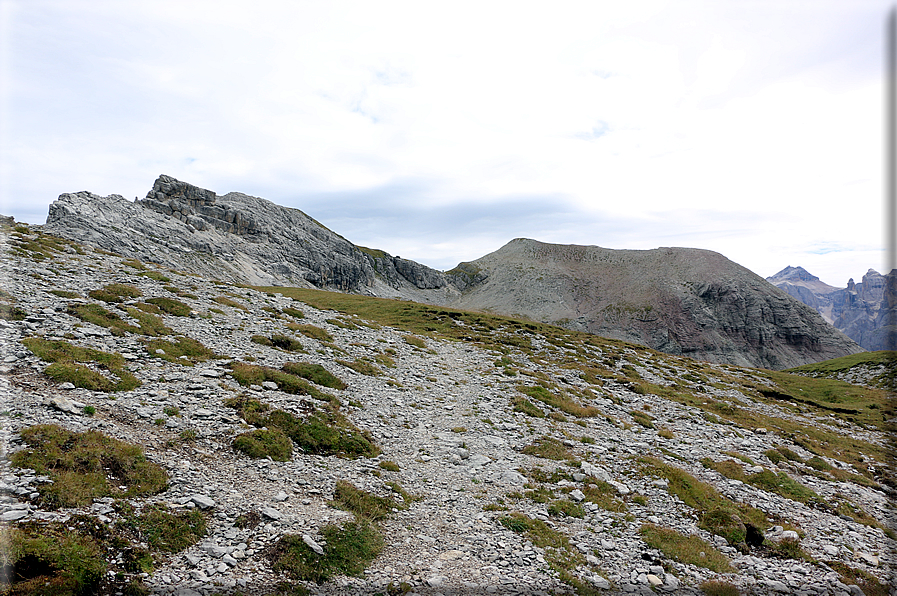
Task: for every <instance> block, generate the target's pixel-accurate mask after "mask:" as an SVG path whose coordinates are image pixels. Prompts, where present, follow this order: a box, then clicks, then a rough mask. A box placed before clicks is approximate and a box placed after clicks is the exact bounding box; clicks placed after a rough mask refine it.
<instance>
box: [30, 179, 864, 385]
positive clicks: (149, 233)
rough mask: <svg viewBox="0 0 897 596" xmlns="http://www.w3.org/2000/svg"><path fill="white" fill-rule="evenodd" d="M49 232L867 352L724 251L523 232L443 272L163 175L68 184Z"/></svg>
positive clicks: (320, 281) (609, 324) (474, 304)
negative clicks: (139, 181)
mask: <svg viewBox="0 0 897 596" xmlns="http://www.w3.org/2000/svg"><path fill="white" fill-rule="evenodd" d="M45 229H46V231H48V232H52V233H54V234H58V235H60V236H62V237H65V238H69V239H71V240H75V241H78V242H83V243H86V244H90V245H93V246H97V247H100V248H103V249H106V250H109V251H112V252H115V253H117V254H122V255H125V256H128V257H136V258H138V259H140V260H142V261H147V262H153V263H159V264H162V265H165V266H167V267H171V268H173V269H177V270H180V271H188V272H191V273H195V274H199V275H203V276H207V277H211V278H215V279H219V280H223V281H229V282H238V283H247V284H254V285H285V286H287V285H292V286H299V287H316V288H323V289H328V290H337V291H341V292H351V293H359V294H368V295H373V296H381V297H388V298H402V299H407V300H415V301H418V302H426V303H429V304H437V305H447V306H457V307H462V308H474V309H488V310H492V311H495V312H498V313H505V314H514V315H520V316H524V317H529V318H532V319H535V320H539V321H543V322H553V323H558V324H561V325H565V326H567V327H569V328H571V329H577V330H583V331H588V332H591V333H596V334H599V335H605V336H608V337H615V338H620V339H626V340H628V341H633V342H638V343H641V344H644V345H647V346H650V347H653V348H656V349H659V350H662V351H665V352H669V353H672V354H684V355H688V356H692V357H695V358H702V359H706V360H710V361H712V362H726V363H732V364H739V365H748V366H763V367H771V368H785V367H791V366H798V365H801V364H807V363H810V362H818V361H819V360H824V359H827V358H834V357H837V356H843V355H845V354H849V353H853V352H855V351H857V350H859V348H858V346H856V345H854V344H853V343H852V342H850V341H849V340H848V339H847V338H845V337H843V336H842V335H840V334H838V333H836V332H833V331H832V330H831V329H830V328H828V327H826V326H825V325H824V324H821V323H822V321H821V320H820V319H819V318H818V317H816V316H812V313H811V311H809V310H807V309H805V308H803V307H802V306H800V305H799V303H798V302H797V301H794V300H792V299H790V298H789V297H787V296H786V295H784V294H782V293H770V291H769V285H768V284H766V283H764V282H763V280H762V279H760V278H758V277H757V276H755V275H753V274H752V273H750V272H749V271H747V270H746V269H744V268H743V267H739V266H738V265H736V264H735V263H732V262H731V261H728V260H727V259H725V258H724V257H722V256H720V255H717V254H715V253H710V252H708V251H701V250H696V249H658V250H656V251H613V250H609V249H599V248H596V247H579V246H564V247H562V246H556V245H548V244H542V243H539V242H536V241H532V240H515V241H513V242H511V243H510V244H509V245H508V246H506V247H505V248H503V249H501V250H500V251H498V252H496V253H493V254H492V255H488V256H486V257H483V258H482V259H479V260H477V261H475V262H473V263H462V264H460V265H459V266H458V267H456V268H455V269H453V270H452V271H449V272H447V273H442V272H439V271H436V270H434V269H431V268H429V267H426V266H424V265H421V264H419V263H416V262H414V261H411V260H408V259H402V258H399V257H393V256H391V255H389V254H387V253H385V252H383V251H380V250H375V249H368V248H364V247H360V246H356V245H354V244H352V243H351V242H349V241H348V240H346V239H345V238H343V237H342V236H340V235H339V234H336V233H335V232H332V231H331V230H329V229H327V228H326V227H324V226H322V225H321V224H320V223H318V222H316V221H315V220H314V219H312V218H311V217H309V216H307V215H306V214H305V213H303V212H301V211H299V210H297V209H290V208H287V207H281V206H279V205H275V204H274V203H271V202H270V201H266V200H264V199H260V198H257V197H251V196H248V195H245V194H242V193H236V192H232V193H228V194H226V195H223V196H219V195H216V194H215V193H214V192H212V191H210V190H206V189H202V188H198V187H196V186H193V185H190V184H187V183H185V182H181V181H179V180H175V179H174V178H171V177H169V176H164V175H163V176H160V177H159V178H158V179H157V180H156V182H155V184H154V185H153V188H152V190H151V191H150V192H149V193H148V194H147V196H146V198H145V199H144V200H138V201H134V202H132V201H128V200H126V199H124V198H123V197H121V196H119V195H110V196H108V197H100V196H97V195H95V194H92V193H89V192H79V193H74V194H63V195H61V196H60V197H59V200H57V201H55V202H54V203H53V204H52V205H51V206H50V213H49V215H48V217H47V224H46V226H45Z"/></svg>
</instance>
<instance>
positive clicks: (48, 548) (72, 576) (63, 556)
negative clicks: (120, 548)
mask: <svg viewBox="0 0 897 596" xmlns="http://www.w3.org/2000/svg"><path fill="white" fill-rule="evenodd" d="M5 532H8V534H7V535H6V536H5V540H4V542H5V543H6V548H4V557H3V559H4V561H3V563H4V566H8V567H7V568H6V569H4V571H6V570H7V569H8V570H9V571H10V574H9V575H8V576H6V578H4V579H7V578H8V580H10V581H11V583H10V584H9V585H8V586H7V585H4V588H6V589H8V590H9V592H6V591H4V593H7V594H15V595H23V596H26V595H31V594H34V595H38V594H40V595H43V594H46V595H48V596H49V595H63V594H74V595H80V594H93V593H95V592H96V590H97V588H98V587H99V585H100V581H101V580H102V579H103V575H104V574H105V573H106V569H107V565H106V562H105V560H104V558H103V551H102V550H101V548H100V546H99V545H98V544H97V542H96V541H95V540H93V539H91V537H90V536H85V535H84V534H81V533H80V532H73V531H71V530H69V529H68V528H67V527H66V526H65V525H63V524H59V523H51V524H44V525H26V526H14V527H10V528H7V529H6V530H5ZM16 567H18V568H19V569H16V571H19V573H12V572H11V571H12V569H15V568H16ZM23 568H24V569H25V573H22V572H21V570H22V569H23Z"/></svg>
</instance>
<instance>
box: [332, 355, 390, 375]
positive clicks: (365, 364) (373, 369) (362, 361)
mask: <svg viewBox="0 0 897 596" xmlns="http://www.w3.org/2000/svg"><path fill="white" fill-rule="evenodd" d="M337 362H338V363H339V364H342V365H343V366H345V367H346V368H351V369H352V370H354V371H355V372H357V373H358V374H360V375H365V376H368V377H379V376H380V375H382V374H383V371H382V370H380V369H379V368H377V366H376V365H375V364H374V363H373V362H371V361H370V360H368V359H366V358H356V359H355V360H354V361H351V362H350V361H348V360H337Z"/></svg>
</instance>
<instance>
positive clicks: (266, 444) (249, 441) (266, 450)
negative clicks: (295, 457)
mask: <svg viewBox="0 0 897 596" xmlns="http://www.w3.org/2000/svg"><path fill="white" fill-rule="evenodd" d="M231 446H232V447H233V448H234V449H236V450H237V451H242V452H243V453H245V454H246V455H248V456H249V457H252V458H256V459H257V458H261V457H270V458H271V459H273V460H274V461H289V459H290V455H292V453H293V443H292V442H290V439H289V437H287V436H286V435H285V434H283V432H282V431H281V430H279V429H277V428H273V429H270V430H268V429H256V430H253V431H249V432H246V433H242V434H240V435H237V436H236V437H235V438H234V440H233V443H231Z"/></svg>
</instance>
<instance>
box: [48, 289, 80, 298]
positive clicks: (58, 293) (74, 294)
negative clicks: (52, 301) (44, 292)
mask: <svg viewBox="0 0 897 596" xmlns="http://www.w3.org/2000/svg"><path fill="white" fill-rule="evenodd" d="M50 293H51V294H53V295H54V296H59V297H60V298H77V297H78V293H77V292H70V291H69V290H50Z"/></svg>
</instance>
